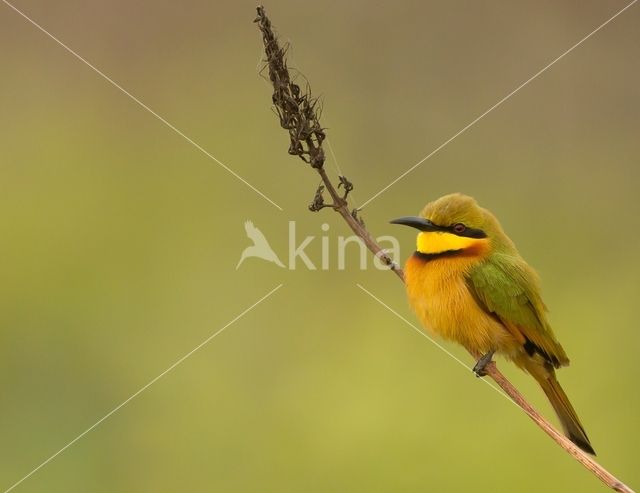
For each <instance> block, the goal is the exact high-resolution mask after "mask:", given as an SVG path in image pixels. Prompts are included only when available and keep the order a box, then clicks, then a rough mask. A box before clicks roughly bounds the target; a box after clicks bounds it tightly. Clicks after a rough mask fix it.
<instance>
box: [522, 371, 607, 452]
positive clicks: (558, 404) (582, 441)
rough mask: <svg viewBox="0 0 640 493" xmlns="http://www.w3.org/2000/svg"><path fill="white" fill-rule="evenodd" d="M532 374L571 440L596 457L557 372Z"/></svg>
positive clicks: (536, 372)
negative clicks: (557, 376) (561, 385)
mask: <svg viewBox="0 0 640 493" xmlns="http://www.w3.org/2000/svg"><path fill="white" fill-rule="evenodd" d="M545 370H546V368H545ZM530 373H532V374H533V376H534V377H535V379H536V380H537V381H538V383H539V384H540V387H542V390H544V393H545V394H546V395H547V397H548V398H549V401H550V402H551V405H552V406H553V409H554V410H555V412H556V414H557V415H558V419H559V420H560V423H561V424H562V429H563V430H564V433H565V435H567V437H568V438H569V440H571V441H572V442H573V443H575V444H576V445H577V446H578V447H580V448H581V449H582V450H584V451H585V452H587V453H589V454H593V455H596V453H595V451H594V450H593V447H592V446H591V443H590V442H589V437H587V433H586V432H585V431H584V427H583V426H582V424H581V423H580V419H578V415H577V414H576V411H575V409H573V406H572V405H571V402H570V401H569V398H568V397H567V394H565V393H564V390H562V387H560V382H558V380H557V378H556V374H555V371H554V370H553V369H551V371H548V370H547V371H535V372H530Z"/></svg>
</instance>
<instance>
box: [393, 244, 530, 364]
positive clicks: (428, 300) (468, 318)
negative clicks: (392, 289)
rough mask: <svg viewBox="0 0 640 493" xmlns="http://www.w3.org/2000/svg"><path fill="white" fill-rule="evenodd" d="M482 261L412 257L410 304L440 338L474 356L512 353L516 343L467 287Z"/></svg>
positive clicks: (408, 271)
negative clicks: (467, 277) (456, 343)
mask: <svg viewBox="0 0 640 493" xmlns="http://www.w3.org/2000/svg"><path fill="white" fill-rule="evenodd" d="M480 261H482V258H480V257H477V256H455V257H442V258H437V259H432V260H428V261H425V260H423V259H421V258H420V257H418V256H411V257H410V258H409V260H407V263H406V266H405V275H406V283H407V294H408V296H409V302H410V304H411V306H412V307H413V309H414V310H415V312H416V314H417V315H418V318H419V319H420V321H421V322H422V324H423V325H424V326H425V327H426V328H427V329H429V330H431V331H432V332H434V333H436V334H438V335H440V336H441V337H443V338H445V339H450V340H453V341H456V342H458V343H460V344H462V345H463V346H464V347H466V348H467V349H468V350H469V351H472V352H474V353H481V354H484V353H486V352H488V351H490V350H491V349H495V350H498V351H500V352H506V353H509V354H512V353H513V351H515V350H516V348H517V344H516V341H515V340H514V339H513V337H512V336H511V335H510V334H509V333H508V332H507V330H506V329H505V328H504V327H503V326H502V324H500V323H499V322H498V321H496V320H495V319H494V318H493V317H491V316H490V315H488V314H487V313H486V312H485V311H484V310H483V309H482V308H481V307H480V306H479V305H478V303H477V302H476V300H475V299H474V298H473V296H472V294H471V292H470V291H469V289H468V288H467V284H466V281H465V276H466V274H467V272H468V271H469V269H471V268H472V267H473V266H474V264H476V263H477V262H480Z"/></svg>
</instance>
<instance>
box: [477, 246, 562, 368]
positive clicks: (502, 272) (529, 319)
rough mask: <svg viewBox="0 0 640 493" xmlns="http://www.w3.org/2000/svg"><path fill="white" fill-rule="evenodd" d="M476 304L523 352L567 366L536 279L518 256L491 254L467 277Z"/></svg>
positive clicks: (530, 269) (535, 275)
mask: <svg viewBox="0 0 640 493" xmlns="http://www.w3.org/2000/svg"><path fill="white" fill-rule="evenodd" d="M467 286H468V287H469V291H470V292H471V294H472V295H473V297H474V298H475V299H476V301H477V302H478V304H479V305H480V307H481V308H482V309H484V310H485V311H486V312H487V313H489V314H491V315H492V316H494V317H496V318H497V319H498V320H500V322H502V324H503V325H504V326H505V328H506V329H507V330H508V331H509V332H511V333H512V334H513V335H514V336H515V337H516V339H517V340H519V341H521V342H522V344H523V346H524V348H525V350H526V351H527V352H528V353H529V354H530V355H532V354H533V353H534V352H537V353H539V354H540V355H542V356H543V357H544V358H545V359H546V360H547V361H549V363H551V364H553V365H554V366H555V367H556V368H557V367H559V366H564V365H567V364H569V358H567V355H566V353H565V352H564V349H562V346H561V345H560V343H558V341H557V340H556V339H555V337H554V335H553V332H552V330H551V327H550V326H549V323H548V322H547V317H546V314H545V312H546V307H545V306H544V303H543V302H542V298H541V297H540V287H539V281H538V276H537V274H536V273H535V271H534V270H533V269H532V268H531V267H529V265H527V263H526V262H525V261H524V260H523V259H522V258H521V257H519V256H514V255H508V254H502V253H494V254H493V255H492V256H491V258H490V259H488V260H487V261H485V262H484V263H482V264H481V265H479V266H478V267H476V268H474V269H473V270H472V271H471V272H470V273H469V274H468V276H467Z"/></svg>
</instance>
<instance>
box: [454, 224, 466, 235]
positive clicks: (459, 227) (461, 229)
mask: <svg viewBox="0 0 640 493" xmlns="http://www.w3.org/2000/svg"><path fill="white" fill-rule="evenodd" d="M452 229H453V232H454V233H458V234H460V233H464V232H465V231H466V230H467V227H466V226H465V225H464V224H462V223H457V224H454V225H453V228H452Z"/></svg>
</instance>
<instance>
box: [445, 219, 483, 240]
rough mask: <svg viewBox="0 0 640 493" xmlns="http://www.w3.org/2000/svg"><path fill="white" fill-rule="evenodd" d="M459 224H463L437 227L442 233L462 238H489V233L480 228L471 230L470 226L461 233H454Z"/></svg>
mask: <svg viewBox="0 0 640 493" xmlns="http://www.w3.org/2000/svg"><path fill="white" fill-rule="evenodd" d="M458 224H461V223H456V224H453V225H452V226H437V228H438V229H439V230H440V231H445V232H447V233H451V234H452V235H456V236H462V237H465V238H478V239H482V238H486V237H487V233H485V232H484V231H483V230H481V229H478V228H470V227H469V226H467V227H465V229H464V231H461V232H459V233H458V232H457V231H454V228H455V226H457V225H458Z"/></svg>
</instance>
